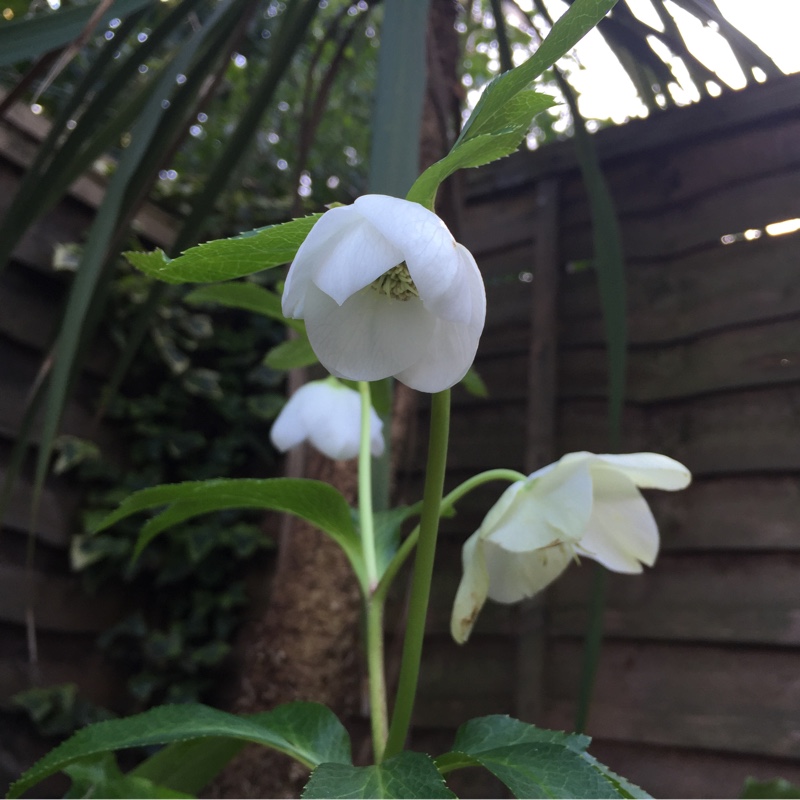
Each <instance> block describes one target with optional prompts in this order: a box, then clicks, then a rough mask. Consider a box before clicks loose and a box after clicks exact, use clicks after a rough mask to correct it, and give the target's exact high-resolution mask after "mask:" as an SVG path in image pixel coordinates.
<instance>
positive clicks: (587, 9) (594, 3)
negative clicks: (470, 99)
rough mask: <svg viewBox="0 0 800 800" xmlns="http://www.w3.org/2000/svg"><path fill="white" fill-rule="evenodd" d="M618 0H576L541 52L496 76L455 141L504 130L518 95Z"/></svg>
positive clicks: (555, 26)
mask: <svg viewBox="0 0 800 800" xmlns="http://www.w3.org/2000/svg"><path fill="white" fill-rule="evenodd" d="M616 2H617V0H575V2H573V3H572V4H571V6H570V8H569V9H568V10H567V12H566V13H565V14H564V15H563V16H562V17H561V18H560V19H558V20H557V21H556V23H555V25H553V28H552V30H551V31H550V33H549V34H548V35H547V37H546V38H545V40H544V41H543V42H542V44H541V45H540V46H539V49H538V50H537V51H536V52H535V53H534V54H533V55H532V56H531V57H530V58H529V59H528V60H527V61H526V62H525V63H524V64H520V66H518V67H515V68H514V69H512V70H509V71H508V72H504V73H503V74H502V75H499V76H498V77H496V78H495V79H494V80H493V81H492V82H491V83H490V84H489V85H488V86H487V87H486V88H485V89H484V91H483V94H481V96H480V99H479V100H478V103H477V105H476V106H475V110H474V111H473V112H472V114H471V115H470V117H469V119H468V120H467V122H466V123H465V125H464V127H463V129H462V130H461V135H460V136H459V137H458V140H457V141H456V147H458V146H459V145H460V144H461V143H463V142H466V141H468V140H469V139H474V138H475V137H476V136H480V135H481V134H487V133H489V134H491V133H496V132H498V131H502V128H503V121H504V119H505V109H506V108H507V107H508V106H509V103H511V102H512V99H513V98H514V96H515V95H517V94H518V93H519V92H521V91H523V90H524V89H527V88H528V87H529V86H530V84H531V83H532V82H533V81H534V80H535V79H536V78H537V77H538V76H539V75H541V74H542V73H543V72H544V71H545V70H546V69H548V68H549V67H551V66H552V65H553V64H555V62H556V61H558V59H559V58H561V57H562V56H563V55H565V54H566V53H567V52H569V51H570V50H571V49H572V48H573V47H574V46H575V45H576V44H577V43H578V42H579V41H580V40H581V39H582V38H583V37H584V36H585V35H586V34H587V33H588V32H589V31H590V30H591V29H592V28H594V26H595V25H597V23H598V22H600V20H601V19H603V17H604V16H605V15H606V14H607V13H608V12H609V11H610V10H611V9H612V8H613V7H614V5H615V4H616Z"/></svg>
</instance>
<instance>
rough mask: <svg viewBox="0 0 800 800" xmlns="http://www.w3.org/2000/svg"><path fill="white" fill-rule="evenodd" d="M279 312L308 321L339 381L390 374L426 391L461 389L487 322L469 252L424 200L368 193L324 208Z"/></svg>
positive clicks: (483, 295)
mask: <svg viewBox="0 0 800 800" xmlns="http://www.w3.org/2000/svg"><path fill="white" fill-rule="evenodd" d="M283 313H284V314H285V315H286V316H287V317H293V318H295V319H298V318H299V319H304V320H305V322H306V330H307V332H308V338H309V340H310V341H311V346H312V347H313V348H314V352H315V353H316V354H317V357H318V358H319V360H320V361H321V362H322V365H323V366H324V367H325V368H326V369H327V370H328V371H329V372H330V373H332V374H333V375H336V376H337V377H339V378H349V379H350V380H358V381H375V380H379V379H381V378H388V377H389V376H394V377H396V378H397V379H398V380H400V381H402V382H403V383H405V384H406V385H407V386H410V387H411V388H412V389H417V390H419V391H421V392H439V391H442V390H444V389H447V388H448V387H450V386H453V384H455V383H458V381H460V380H461V378H463V377H464V375H465V374H466V372H467V370H468V369H469V367H470V365H471V364H472V361H473V359H474V357H475V351H476V350H477V348H478V340H479V339H480V335H481V332H482V331H483V323H484V319H485V317H486V292H485V291H484V288H483V279H482V278H481V274H480V272H479V270H478V267H477V265H476V264H475V259H474V258H473V257H472V255H471V253H470V252H469V250H467V249H466V248H465V247H463V246H462V245H460V244H458V243H457V242H456V241H455V239H453V236H452V235H451V233H450V231H449V230H448V229H447V227H446V226H445V224H444V223H443V222H442V221H441V220H440V219H439V217H437V216H436V214H434V213H433V212H431V211H428V210H427V209H426V208H424V207H423V206H421V205H419V204H418V203H413V202H410V201H408V200H400V199H398V198H396V197H387V196H385V195H379V194H372V195H364V196H363V197H359V198H358V199H357V200H356V201H355V202H354V203H353V204H352V205H350V206H339V207H337V208H332V209H330V210H329V211H327V212H326V213H325V214H324V215H323V216H322V217H321V218H320V219H319V221H318V222H317V223H316V224H315V225H314V227H313V228H312V229H311V232H310V233H309V234H308V236H307V237H306V240H305V241H304V242H303V244H302V245H300V248H299V249H298V251H297V255H296V256H295V259H294V261H293V262H292V266H291V268H290V269H289V274H288V276H287V278H286V287H285V289H284V292H283Z"/></svg>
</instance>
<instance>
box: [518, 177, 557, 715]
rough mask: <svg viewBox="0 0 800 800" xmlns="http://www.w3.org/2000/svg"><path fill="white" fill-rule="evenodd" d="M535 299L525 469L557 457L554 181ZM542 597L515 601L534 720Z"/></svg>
mask: <svg viewBox="0 0 800 800" xmlns="http://www.w3.org/2000/svg"><path fill="white" fill-rule="evenodd" d="M534 204H535V210H534V219H533V228H534V246H533V258H534V262H533V301H532V304H531V323H530V348H529V351H528V399H527V409H526V411H527V413H526V419H527V423H526V431H525V439H526V441H525V471H526V472H533V471H534V470H536V469H539V467H542V466H544V465H545V464H549V463H550V462H551V461H553V459H554V458H555V455H556V453H555V419H556V361H557V347H558V341H557V331H558V325H557V310H558V303H557V298H558V272H559V269H558V228H557V225H558V181H557V179H555V178H550V179H547V180H543V181H541V182H540V183H539V185H538V187H537V189H536V194H535V197H534ZM544 645H545V635H544V602H543V601H542V599H541V597H537V598H533V599H532V600H529V601H526V602H525V603H523V604H522V605H521V606H520V607H519V637H518V640H517V686H516V706H517V707H516V714H517V716H518V717H519V718H520V719H523V720H526V721H530V722H537V721H540V720H541V719H542V717H543V712H544V709H543V696H542V695H543V692H542V690H543V685H542V684H543V680H544Z"/></svg>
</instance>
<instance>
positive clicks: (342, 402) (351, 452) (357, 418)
mask: <svg viewBox="0 0 800 800" xmlns="http://www.w3.org/2000/svg"><path fill="white" fill-rule="evenodd" d="M308 385H311V384H308ZM316 386H317V387H318V389H319V390H320V391H318V392H317V393H316V394H315V395H314V397H313V401H314V402H310V400H311V397H309V402H306V403H305V404H304V406H303V417H304V420H305V424H306V428H307V429H308V432H309V441H310V442H311V444H313V445H314V447H316V448H317V450H319V451H320V452H321V453H324V454H325V455H326V456H328V458H333V459H336V460H345V459H349V458H355V457H356V456H357V455H358V449H359V441H360V437H361V398H360V397H359V394H358V392H355V391H353V390H352V389H349V388H347V387H346V386H341V387H337V388H334V387H331V386H330V385H329V384H326V383H318V384H316Z"/></svg>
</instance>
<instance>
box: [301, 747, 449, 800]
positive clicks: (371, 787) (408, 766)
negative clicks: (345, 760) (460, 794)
mask: <svg viewBox="0 0 800 800" xmlns="http://www.w3.org/2000/svg"><path fill="white" fill-rule="evenodd" d="M327 797H349V798H361V797H378V798H423V797H432V798H452V797H455V795H454V794H453V793H452V792H451V791H450V790H449V789H448V788H447V786H445V783H444V780H443V779H442V776H441V774H440V773H439V771H438V770H437V769H436V767H435V766H434V764H433V761H431V759H430V758H429V757H428V756H426V755H425V754H423V753H411V752H405V753H400V755H398V756H395V757H394V758H390V759H388V760H387V761H384V762H383V763H381V764H377V765H375V766H372V767H353V766H349V765H344V764H321V765H320V766H319V767H317V768H316V769H315V770H314V772H312V773H311V778H310V779H309V781H308V784H307V785H306V788H305V790H304V791H303V798H304V799H305V798H308V799H309V800H311V798H327Z"/></svg>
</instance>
